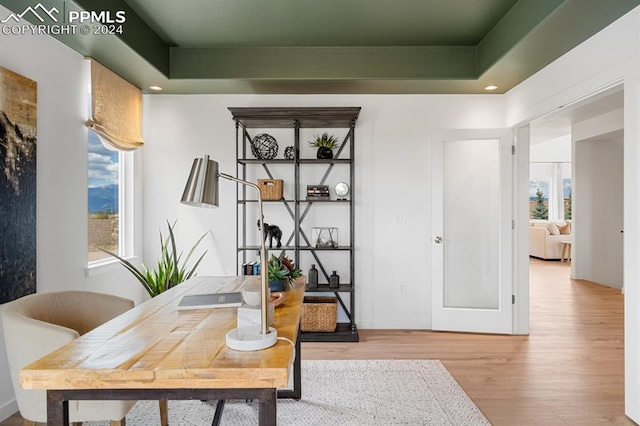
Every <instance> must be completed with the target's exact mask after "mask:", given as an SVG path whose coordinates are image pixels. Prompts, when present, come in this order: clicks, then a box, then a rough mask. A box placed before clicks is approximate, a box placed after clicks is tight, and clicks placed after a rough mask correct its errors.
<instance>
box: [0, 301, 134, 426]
mask: <svg viewBox="0 0 640 426" xmlns="http://www.w3.org/2000/svg"><path fill="white" fill-rule="evenodd" d="M133 306H134V303H133V301H131V300H129V299H124V298H122V297H117V296H112V295H108V294H103V293H95V292H89V291H56V292H45V293H36V294H31V295H29V296H25V297H22V298H20V299H18V300H14V301H13V302H9V303H5V304H3V305H2V306H1V307H0V308H1V311H2V325H3V328H4V338H5V343H6V348H7V358H8V360H9V370H10V373H11V380H12V382H13V390H14V392H15V395H16V400H17V402H18V408H19V410H20V415H21V416H22V417H23V418H24V419H25V425H33V424H35V422H43V423H44V422H46V421H47V407H46V392H45V391H42V390H25V389H22V387H21V386H20V382H19V378H18V376H19V374H20V369H21V368H23V367H24V366H26V365H28V364H30V363H32V362H33V361H35V360H37V359H39V358H41V357H43V356H44V355H46V354H48V353H50V352H52V351H54V350H55V349H57V348H59V347H61V346H63V345H65V344H66V343H68V342H70V341H72V340H73V339H75V338H77V337H78V336H81V335H83V334H85V333H87V332H88V331H91V330H92V329H94V328H96V327H97V326H99V325H101V324H103V323H105V322H107V321H109V320H110V319H112V318H114V317H116V316H118V315H120V314H121V313H123V312H125V311H127V310H129V309H131V308H133ZM135 403H136V401H70V402H69V420H70V421H71V422H74V423H79V422H83V421H98V420H110V421H111V425H112V426H113V425H120V424H124V417H125V416H126V414H127V412H128V411H129V410H130V409H131V408H132V407H133V406H134V405H135Z"/></svg>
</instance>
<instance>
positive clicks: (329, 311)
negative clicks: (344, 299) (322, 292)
mask: <svg viewBox="0 0 640 426" xmlns="http://www.w3.org/2000/svg"><path fill="white" fill-rule="evenodd" d="M337 320H338V299H337V298H335V297H325V296H305V297H304V302H303V303H302V311H301V315H300V330H301V331H314V332H332V331H335V330H336V325H337Z"/></svg>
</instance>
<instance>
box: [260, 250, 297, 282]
mask: <svg viewBox="0 0 640 426" xmlns="http://www.w3.org/2000/svg"><path fill="white" fill-rule="evenodd" d="M267 270H268V276H269V281H283V280H284V279H287V278H288V279H290V280H295V279H296V278H298V277H300V276H301V275H302V271H301V270H300V269H299V268H297V267H296V266H295V264H294V263H293V261H292V260H291V259H289V258H287V257H286V256H284V254H282V255H280V257H276V256H275V255H273V254H272V255H271V258H270V259H269V262H268V269H267Z"/></svg>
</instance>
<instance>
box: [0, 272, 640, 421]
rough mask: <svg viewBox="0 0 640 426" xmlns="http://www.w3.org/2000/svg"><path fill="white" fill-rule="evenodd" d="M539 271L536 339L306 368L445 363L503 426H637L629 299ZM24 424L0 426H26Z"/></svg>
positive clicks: (334, 355)
mask: <svg viewBox="0 0 640 426" xmlns="http://www.w3.org/2000/svg"><path fill="white" fill-rule="evenodd" d="M569 270H570V266H569V264H567V263H560V262H556V261H541V260H532V262H531V285H530V287H531V303H530V306H531V334H530V335H529V336H492V335H481V334H464V333H440V332H430V331H407V330H361V341H360V342H359V343H304V344H303V349H302V354H303V359H440V360H442V362H443V363H444V365H445V366H446V367H447V369H448V370H449V371H450V372H451V374H452V375H453V376H454V377H455V378H456V380H457V381H458V382H459V383H460V385H461V386H462V387H463V388H464V390H465V391H466V392H467V394H468V395H469V396H470V397H471V399H473V401H474V402H475V403H476V404H477V405H478V407H479V408H480V409H481V410H482V412H483V413H484V414H485V416H486V417H487V418H488V419H489V421H490V422H491V423H492V424H493V425H495V426H499V425H509V426H512V425H519V426H520V425H535V426H539V425H604V424H614V425H634V424H635V423H634V422H632V421H631V420H629V419H628V418H627V417H626V416H625V415H624V335H623V296H622V294H621V293H620V291H619V290H615V289H611V288H607V287H604V286H600V285H597V284H593V283H590V282H587V281H574V280H570V279H569ZM20 425H21V420H20V417H19V416H17V415H16V416H13V417H12V418H10V419H7V420H5V421H4V422H1V423H0V426H20Z"/></svg>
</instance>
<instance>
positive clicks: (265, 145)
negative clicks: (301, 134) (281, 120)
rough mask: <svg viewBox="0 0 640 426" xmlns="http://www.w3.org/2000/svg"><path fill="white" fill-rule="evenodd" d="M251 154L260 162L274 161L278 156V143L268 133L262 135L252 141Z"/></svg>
mask: <svg viewBox="0 0 640 426" xmlns="http://www.w3.org/2000/svg"><path fill="white" fill-rule="evenodd" d="M251 153H252V154H253V156H254V157H256V158H257V159H259V160H273V159H274V158H276V155H278V142H277V141H276V139H275V138H274V137H273V136H271V135H268V134H266V133H260V134H259V135H257V136H256V137H254V138H253V140H252V141H251Z"/></svg>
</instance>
